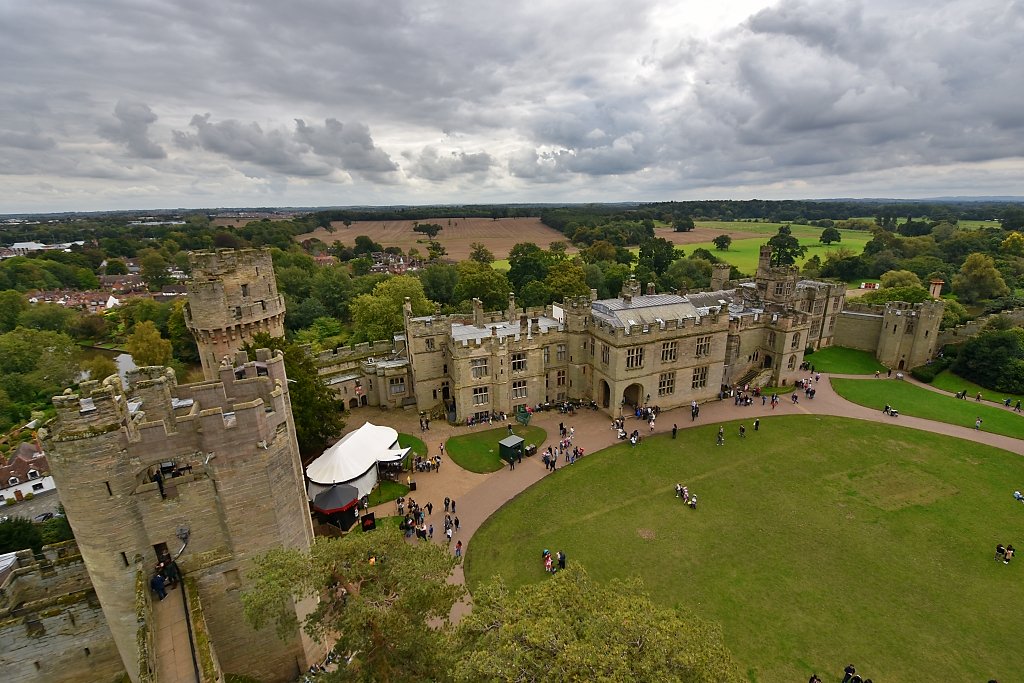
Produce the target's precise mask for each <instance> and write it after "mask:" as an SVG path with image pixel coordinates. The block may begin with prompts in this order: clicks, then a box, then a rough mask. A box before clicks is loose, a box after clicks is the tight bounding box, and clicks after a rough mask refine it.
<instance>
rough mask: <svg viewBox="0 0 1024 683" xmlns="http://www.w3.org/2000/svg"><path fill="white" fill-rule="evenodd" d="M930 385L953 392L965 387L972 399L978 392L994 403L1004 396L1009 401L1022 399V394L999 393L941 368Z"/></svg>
mask: <svg viewBox="0 0 1024 683" xmlns="http://www.w3.org/2000/svg"><path fill="white" fill-rule="evenodd" d="M932 386H933V387H935V388H937V389H942V390H944V391H948V392H951V393H954V394H956V393H958V392H961V391H963V390H964V389H966V390H967V395H968V396H970V397H971V399H972V400H973V399H974V397H975V396H977V395H978V394H979V393H980V394H981V397H982V399H983V400H987V401H995V402H996V403H1000V402H1002V400H1003V399H1004V398H1009V399H1010V400H1011V401H1024V395H1021V394H1007V393H1005V392H1003V393H1000V392H998V391H996V390H995V389H986V388H985V387H983V386H981V385H980V384H975V383H974V382H971V381H969V380H966V379H964V378H963V377H961V376H960V375H957V374H954V372H953V371H952V370H943V371H942V372H940V373H939V374H938V375H936V376H935V379H934V381H932Z"/></svg>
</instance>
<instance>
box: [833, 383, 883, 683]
mask: <svg viewBox="0 0 1024 683" xmlns="http://www.w3.org/2000/svg"><path fill="white" fill-rule="evenodd" d="M889 374H890V375H891V374H892V370H890V371H889ZM843 673H844V674H845V675H844V676H843V683H850V679H851V678H853V675H854V674H855V673H857V667H855V666H854V665H853V664H847V665H846V668H845V669H843Z"/></svg>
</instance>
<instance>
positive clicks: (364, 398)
mask: <svg viewBox="0 0 1024 683" xmlns="http://www.w3.org/2000/svg"><path fill="white" fill-rule="evenodd" d="M367 403H368V401H367V400H366V394H363V395H362V396H360V397H359V405H363V406H365V405H366V404H367Z"/></svg>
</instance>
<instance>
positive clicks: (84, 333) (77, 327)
mask: <svg viewBox="0 0 1024 683" xmlns="http://www.w3.org/2000/svg"><path fill="white" fill-rule="evenodd" d="M71 336H73V337H74V338H75V339H78V340H91V341H96V340H99V339H103V338H104V337H106V336H107V319H106V318H104V317H103V316H102V315H100V314H99V313H90V314H88V315H80V316H78V319H77V320H75V321H74V322H73V324H72V325H71Z"/></svg>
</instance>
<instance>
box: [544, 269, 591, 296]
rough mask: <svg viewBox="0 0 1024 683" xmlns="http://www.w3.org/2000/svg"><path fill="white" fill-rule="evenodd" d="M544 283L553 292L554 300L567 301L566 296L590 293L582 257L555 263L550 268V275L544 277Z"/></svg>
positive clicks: (587, 294)
mask: <svg viewBox="0 0 1024 683" xmlns="http://www.w3.org/2000/svg"><path fill="white" fill-rule="evenodd" d="M544 284H545V285H546V286H547V288H548V290H549V291H550V292H551V297H552V301H565V299H566V297H571V296H589V295H590V285H588V284H587V272H586V270H584V267H583V261H582V260H580V259H567V260H564V261H560V262H558V263H556V264H555V265H553V266H552V267H551V268H550V269H549V270H548V276H547V277H546V278H544ZM545 303H550V302H545Z"/></svg>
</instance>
